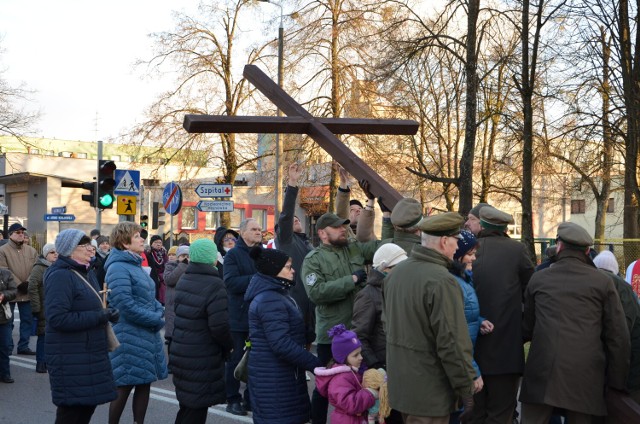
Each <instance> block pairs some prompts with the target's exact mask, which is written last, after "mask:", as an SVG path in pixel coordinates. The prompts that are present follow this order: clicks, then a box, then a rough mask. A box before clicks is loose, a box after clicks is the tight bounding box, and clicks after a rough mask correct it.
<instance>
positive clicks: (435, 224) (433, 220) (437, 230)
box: [418, 212, 464, 236]
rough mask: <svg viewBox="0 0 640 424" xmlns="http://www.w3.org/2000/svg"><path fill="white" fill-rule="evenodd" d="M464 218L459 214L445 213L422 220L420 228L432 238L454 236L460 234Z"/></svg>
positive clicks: (419, 224)
mask: <svg viewBox="0 0 640 424" xmlns="http://www.w3.org/2000/svg"><path fill="white" fill-rule="evenodd" d="M463 224H464V218H463V217H462V215H460V214H459V213H457V212H445V213H441V214H438V215H431V216H427V217H424V218H422V220H421V221H420V222H419V223H418V228H420V230H422V232H424V233H426V234H429V235H432V236H454V235H456V234H460V230H461V229H462V225H463Z"/></svg>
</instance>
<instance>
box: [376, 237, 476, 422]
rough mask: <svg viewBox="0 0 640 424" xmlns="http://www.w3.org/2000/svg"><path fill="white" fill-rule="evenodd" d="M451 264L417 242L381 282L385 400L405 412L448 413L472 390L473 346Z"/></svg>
mask: <svg viewBox="0 0 640 424" xmlns="http://www.w3.org/2000/svg"><path fill="white" fill-rule="evenodd" d="M450 263H451V261H450V260H449V259H448V258H446V257H445V256H443V255H442V254H440V253H439V252H437V251H435V250H432V249H428V248H425V247H423V246H416V247H414V248H413V250H412V251H411V254H410V255H409V259H407V260H405V261H403V262H401V263H400V264H398V265H397V266H396V267H395V268H394V270H393V272H392V273H391V274H390V275H389V276H388V277H387V279H386V280H385V282H384V302H385V304H384V312H385V316H386V326H385V327H386V333H387V371H388V386H389V402H390V405H391V407H392V408H393V409H396V410H398V411H400V412H402V413H404V414H410V415H417V416H421V417H441V416H444V415H448V414H450V413H451V412H454V411H455V410H456V400H457V398H458V396H462V397H468V396H471V395H472V393H473V380H474V378H475V377H476V372H475V370H474V368H473V365H472V362H471V359H472V355H473V353H472V352H473V348H472V345H471V339H470V337H469V330H468V329H467V321H466V319H465V316H464V306H463V299H462V291H461V290H460V286H459V285H458V283H457V282H456V279H455V277H454V276H453V275H451V274H450V273H449V271H448V270H447V267H448V266H449V264H450Z"/></svg>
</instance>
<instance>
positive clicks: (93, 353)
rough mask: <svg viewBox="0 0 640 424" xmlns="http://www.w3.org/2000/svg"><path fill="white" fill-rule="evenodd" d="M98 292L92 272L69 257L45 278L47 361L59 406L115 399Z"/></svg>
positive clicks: (57, 263)
mask: <svg viewBox="0 0 640 424" xmlns="http://www.w3.org/2000/svg"><path fill="white" fill-rule="evenodd" d="M73 270H76V271H78V272H79V273H80V274H81V275H83V276H84V278H86V279H87V280H88V281H89V282H90V283H91V284H92V286H93V289H91V288H89V287H88V286H87V284H86V283H85V282H84V281H83V280H82V278H81V277H79V276H78V275H77V274H76V273H75V272H73ZM94 290H98V283H97V281H96V279H95V277H94V275H93V273H89V274H87V268H86V267H85V266H84V265H81V264H79V263H77V262H75V261H74V260H72V259H70V258H68V257H65V256H60V257H59V258H58V260H57V261H55V262H54V263H53V264H52V265H51V266H50V267H49V268H48V269H47V271H46V272H45V274H44V292H45V295H44V303H45V307H44V310H45V318H46V330H45V361H46V363H47V369H48V371H49V381H50V383H51V397H52V398H53V403H54V405H56V406H80V405H85V406H88V405H100V404H102V403H107V402H110V401H112V400H114V399H115V398H116V386H115V384H114V381H113V374H112V372H111V362H110V361H109V352H108V348H107V335H106V331H105V325H107V316H106V315H105V314H104V313H103V311H102V309H103V308H102V302H101V301H100V299H99V298H98V296H96V293H95V292H94Z"/></svg>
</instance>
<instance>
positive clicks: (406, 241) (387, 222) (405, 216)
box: [381, 197, 422, 254]
mask: <svg viewBox="0 0 640 424" xmlns="http://www.w3.org/2000/svg"><path fill="white" fill-rule="evenodd" d="M381 207H382V205H381ZM420 220H422V204H420V202H418V201H417V200H416V199H412V198H410V197H405V198H403V199H400V201H399V202H398V203H396V205H395V206H394V207H393V211H391V213H389V212H388V211H384V209H383V215H382V239H383V240H386V239H390V241H391V242H393V243H395V244H397V245H398V246H400V247H402V248H403V249H404V251H405V252H407V254H409V253H411V250H413V248H414V247H415V246H419V245H420V243H421V239H420V228H418V223H419V222H420Z"/></svg>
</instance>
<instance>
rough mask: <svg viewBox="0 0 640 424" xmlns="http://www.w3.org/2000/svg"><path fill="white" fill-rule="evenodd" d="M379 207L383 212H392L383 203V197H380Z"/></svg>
mask: <svg viewBox="0 0 640 424" xmlns="http://www.w3.org/2000/svg"><path fill="white" fill-rule="evenodd" d="M378 206H380V210H381V211H382V212H391V209H389V208H388V207H386V206H385V205H384V203H382V197H378Z"/></svg>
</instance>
